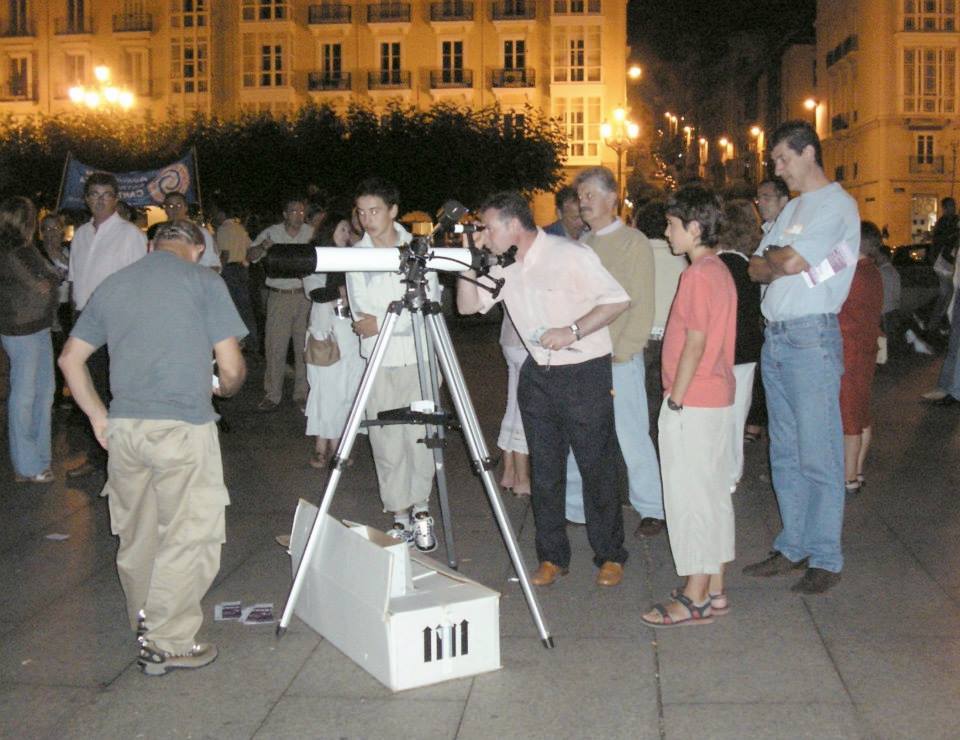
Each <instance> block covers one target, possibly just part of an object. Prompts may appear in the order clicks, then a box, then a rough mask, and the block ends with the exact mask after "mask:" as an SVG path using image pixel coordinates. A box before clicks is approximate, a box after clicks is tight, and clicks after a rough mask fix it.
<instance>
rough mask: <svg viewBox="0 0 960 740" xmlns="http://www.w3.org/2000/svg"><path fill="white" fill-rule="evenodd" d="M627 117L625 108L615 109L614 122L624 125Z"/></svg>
mask: <svg viewBox="0 0 960 740" xmlns="http://www.w3.org/2000/svg"><path fill="white" fill-rule="evenodd" d="M626 117H627V112H626V111H625V110H624V109H623V108H614V109H613V120H614V121H616V122H617V123H622V122H623V120H624V119H625V118H626Z"/></svg>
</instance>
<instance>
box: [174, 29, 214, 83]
mask: <svg viewBox="0 0 960 740" xmlns="http://www.w3.org/2000/svg"><path fill="white" fill-rule="evenodd" d="M170 56H171V62H172V69H171V80H172V85H173V92H175V93H205V92H207V91H208V89H209V85H210V71H209V70H210V67H209V64H208V59H209V58H208V56H207V42H206V41H196V40H193V41H191V40H180V41H174V42H173V44H171V47H170Z"/></svg>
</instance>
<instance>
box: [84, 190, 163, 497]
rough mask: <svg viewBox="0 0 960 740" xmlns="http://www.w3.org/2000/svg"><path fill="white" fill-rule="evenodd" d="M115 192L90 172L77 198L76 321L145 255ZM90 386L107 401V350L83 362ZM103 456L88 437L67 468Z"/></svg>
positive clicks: (93, 467)
mask: <svg viewBox="0 0 960 740" xmlns="http://www.w3.org/2000/svg"><path fill="white" fill-rule="evenodd" d="M119 191H120V188H119V186H118V185H117V179H116V178H115V177H114V176H113V175H111V174H110V173H109V172H94V173H93V174H91V175H90V176H89V177H88V178H87V181H86V183H84V186H83V197H84V200H85V201H86V204H87V208H89V209H90V213H91V216H92V218H91V219H90V220H89V221H88V222H87V223H85V224H83V225H82V226H80V227H79V228H78V229H77V230H76V233H74V235H73V242H72V243H71V245H70V268H69V271H68V275H67V277H68V279H69V280H70V282H71V283H72V284H73V307H74V309H75V311H76V314H77V318H79V316H80V314H81V313H82V311H83V309H84V307H85V306H86V305H87V301H88V300H90V296H92V295H93V291H94V290H96V288H97V286H98V285H100V283H102V282H103V280H104V279H105V278H107V277H108V276H110V275H112V274H113V273H115V272H116V271H117V270H120V269H122V268H124V267H126V266H127V265H130V264H133V263H134V262H136V261H137V260H138V259H140V258H141V257H143V256H144V255H145V254H146V253H147V239H146V237H145V236H144V235H143V232H141V231H140V229H138V228H137V227H136V226H134V225H133V224H132V223H130V222H129V221H125V220H124V219H122V218H120V214H118V213H117V202H118V200H119ZM87 366H88V367H89V369H90V376H91V377H92V378H93V385H94V387H95V388H96V390H97V393H99V394H100V397H101V398H104V399H109V398H110V380H109V370H110V360H109V358H108V355H107V348H106V347H105V346H104V347H100V348H99V349H98V350H97V351H96V352H94V353H93V354H92V355H90V358H89V359H88V360H87ZM106 461H107V457H106V452H105V451H104V450H103V448H102V447H101V446H100V444H99V442H97V440H96V437H94V436H93V433H92V431H91V433H90V434H89V440H88V449H87V458H86V460H85V461H84V462H83V463H81V464H80V465H78V466H77V467H75V468H73V469H71V470H68V471H67V476H68V477H70V478H79V477H81V476H85V475H89V474H91V473H93V472H96V471H97V470H100V471H101V472H102V471H103V470H104V469H105V467H106Z"/></svg>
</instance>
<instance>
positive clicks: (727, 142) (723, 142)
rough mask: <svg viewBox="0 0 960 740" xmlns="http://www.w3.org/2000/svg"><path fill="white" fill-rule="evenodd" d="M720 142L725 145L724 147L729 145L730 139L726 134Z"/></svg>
mask: <svg viewBox="0 0 960 740" xmlns="http://www.w3.org/2000/svg"><path fill="white" fill-rule="evenodd" d="M718 143H719V144H720V146H724V147H725V146H727V145H728V144H729V143H730V140H729V139H727V137H726V136H724V137H722V138H721V139H720V141H719V142H718Z"/></svg>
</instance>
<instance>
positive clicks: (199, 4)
mask: <svg viewBox="0 0 960 740" xmlns="http://www.w3.org/2000/svg"><path fill="white" fill-rule="evenodd" d="M208 14H209V9H208V7H207V0H171V13H170V25H171V26H172V27H173V28H206V26H207V17H208Z"/></svg>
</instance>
